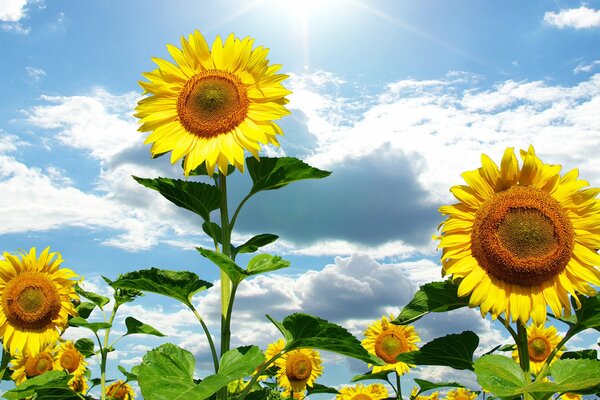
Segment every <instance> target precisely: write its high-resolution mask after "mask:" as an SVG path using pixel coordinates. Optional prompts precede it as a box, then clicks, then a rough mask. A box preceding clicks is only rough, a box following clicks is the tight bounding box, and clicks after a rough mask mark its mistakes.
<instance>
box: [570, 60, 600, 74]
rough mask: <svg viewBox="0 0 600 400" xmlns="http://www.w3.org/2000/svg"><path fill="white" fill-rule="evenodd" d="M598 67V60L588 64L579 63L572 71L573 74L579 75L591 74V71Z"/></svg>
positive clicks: (599, 64)
mask: <svg viewBox="0 0 600 400" xmlns="http://www.w3.org/2000/svg"><path fill="white" fill-rule="evenodd" d="M598 66H600V60H594V61H592V62H590V63H581V64H578V65H577V66H576V67H575V69H574V70H573V73H574V74H580V73H582V72H583V73H587V72H592V70H593V69H594V68H597V67H598Z"/></svg>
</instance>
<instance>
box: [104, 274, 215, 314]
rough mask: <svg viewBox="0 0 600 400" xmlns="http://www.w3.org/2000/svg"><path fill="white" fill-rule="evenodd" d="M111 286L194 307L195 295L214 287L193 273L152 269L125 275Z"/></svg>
mask: <svg viewBox="0 0 600 400" xmlns="http://www.w3.org/2000/svg"><path fill="white" fill-rule="evenodd" d="M111 286H112V287H113V288H120V289H136V290H141V291H143V292H152V293H157V294H161V295H163V296H168V297H172V298H174V299H177V300H179V301H181V302H182V303H183V304H185V305H187V306H188V307H192V303H191V299H192V297H193V296H194V294H196V293H198V292H200V291H202V290H206V289H208V288H210V287H212V284H211V283H209V282H206V281H203V280H201V279H199V278H198V275H196V274H195V273H193V272H189V271H169V270H164V269H158V268H150V269H144V270H139V271H132V272H128V273H126V274H123V275H121V276H120V277H119V278H118V279H117V280H116V281H114V282H113V283H112V284H111Z"/></svg>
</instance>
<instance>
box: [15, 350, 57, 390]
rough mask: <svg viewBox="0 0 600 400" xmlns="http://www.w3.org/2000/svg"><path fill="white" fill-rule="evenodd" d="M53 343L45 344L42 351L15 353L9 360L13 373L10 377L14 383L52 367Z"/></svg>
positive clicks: (19, 382)
mask: <svg viewBox="0 0 600 400" xmlns="http://www.w3.org/2000/svg"><path fill="white" fill-rule="evenodd" d="M53 353H54V344H50V345H48V346H46V348H45V349H43V351H40V352H38V353H36V354H33V353H23V352H21V351H19V352H18V353H15V354H14V356H13V359H12V360H11V364H12V370H13V373H12V375H11V379H12V380H13V381H14V382H15V384H16V385H20V384H22V383H23V382H25V381H26V380H27V379H29V378H33V377H36V376H38V375H42V374H43V373H45V372H48V371H52V370H53V369H54V359H53Z"/></svg>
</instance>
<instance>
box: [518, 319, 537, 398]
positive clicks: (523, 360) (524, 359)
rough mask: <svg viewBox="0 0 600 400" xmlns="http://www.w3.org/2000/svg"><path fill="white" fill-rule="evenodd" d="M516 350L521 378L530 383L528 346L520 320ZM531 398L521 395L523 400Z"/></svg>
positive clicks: (526, 394)
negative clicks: (521, 372) (521, 371)
mask: <svg viewBox="0 0 600 400" xmlns="http://www.w3.org/2000/svg"><path fill="white" fill-rule="evenodd" d="M517 338H518V340H517V343H516V344H517V349H518V351H519V365H520V366H521V369H522V370H523V377H524V378H525V382H526V383H528V384H529V383H531V373H530V372H529V346H528V343H527V328H525V325H524V324H523V323H522V322H521V320H517ZM532 398H533V397H532V396H531V395H530V394H528V393H525V394H524V395H523V399H524V400H528V399H532Z"/></svg>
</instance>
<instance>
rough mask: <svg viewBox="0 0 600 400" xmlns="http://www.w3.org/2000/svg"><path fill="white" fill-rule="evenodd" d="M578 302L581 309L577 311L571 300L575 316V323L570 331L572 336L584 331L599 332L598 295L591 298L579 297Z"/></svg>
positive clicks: (599, 307)
mask: <svg viewBox="0 0 600 400" xmlns="http://www.w3.org/2000/svg"><path fill="white" fill-rule="evenodd" d="M579 301H580V302H581V307H580V308H579V309H578V308H577V304H576V302H575V299H574V298H571V303H573V307H574V308H575V315H576V316H577V322H576V323H575V325H574V326H572V327H571V329H570V330H572V334H573V335H575V334H577V333H579V332H581V331H583V330H586V329H596V330H597V331H600V293H598V294H596V295H595V296H591V297H588V296H583V295H581V296H580V297H579Z"/></svg>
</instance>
